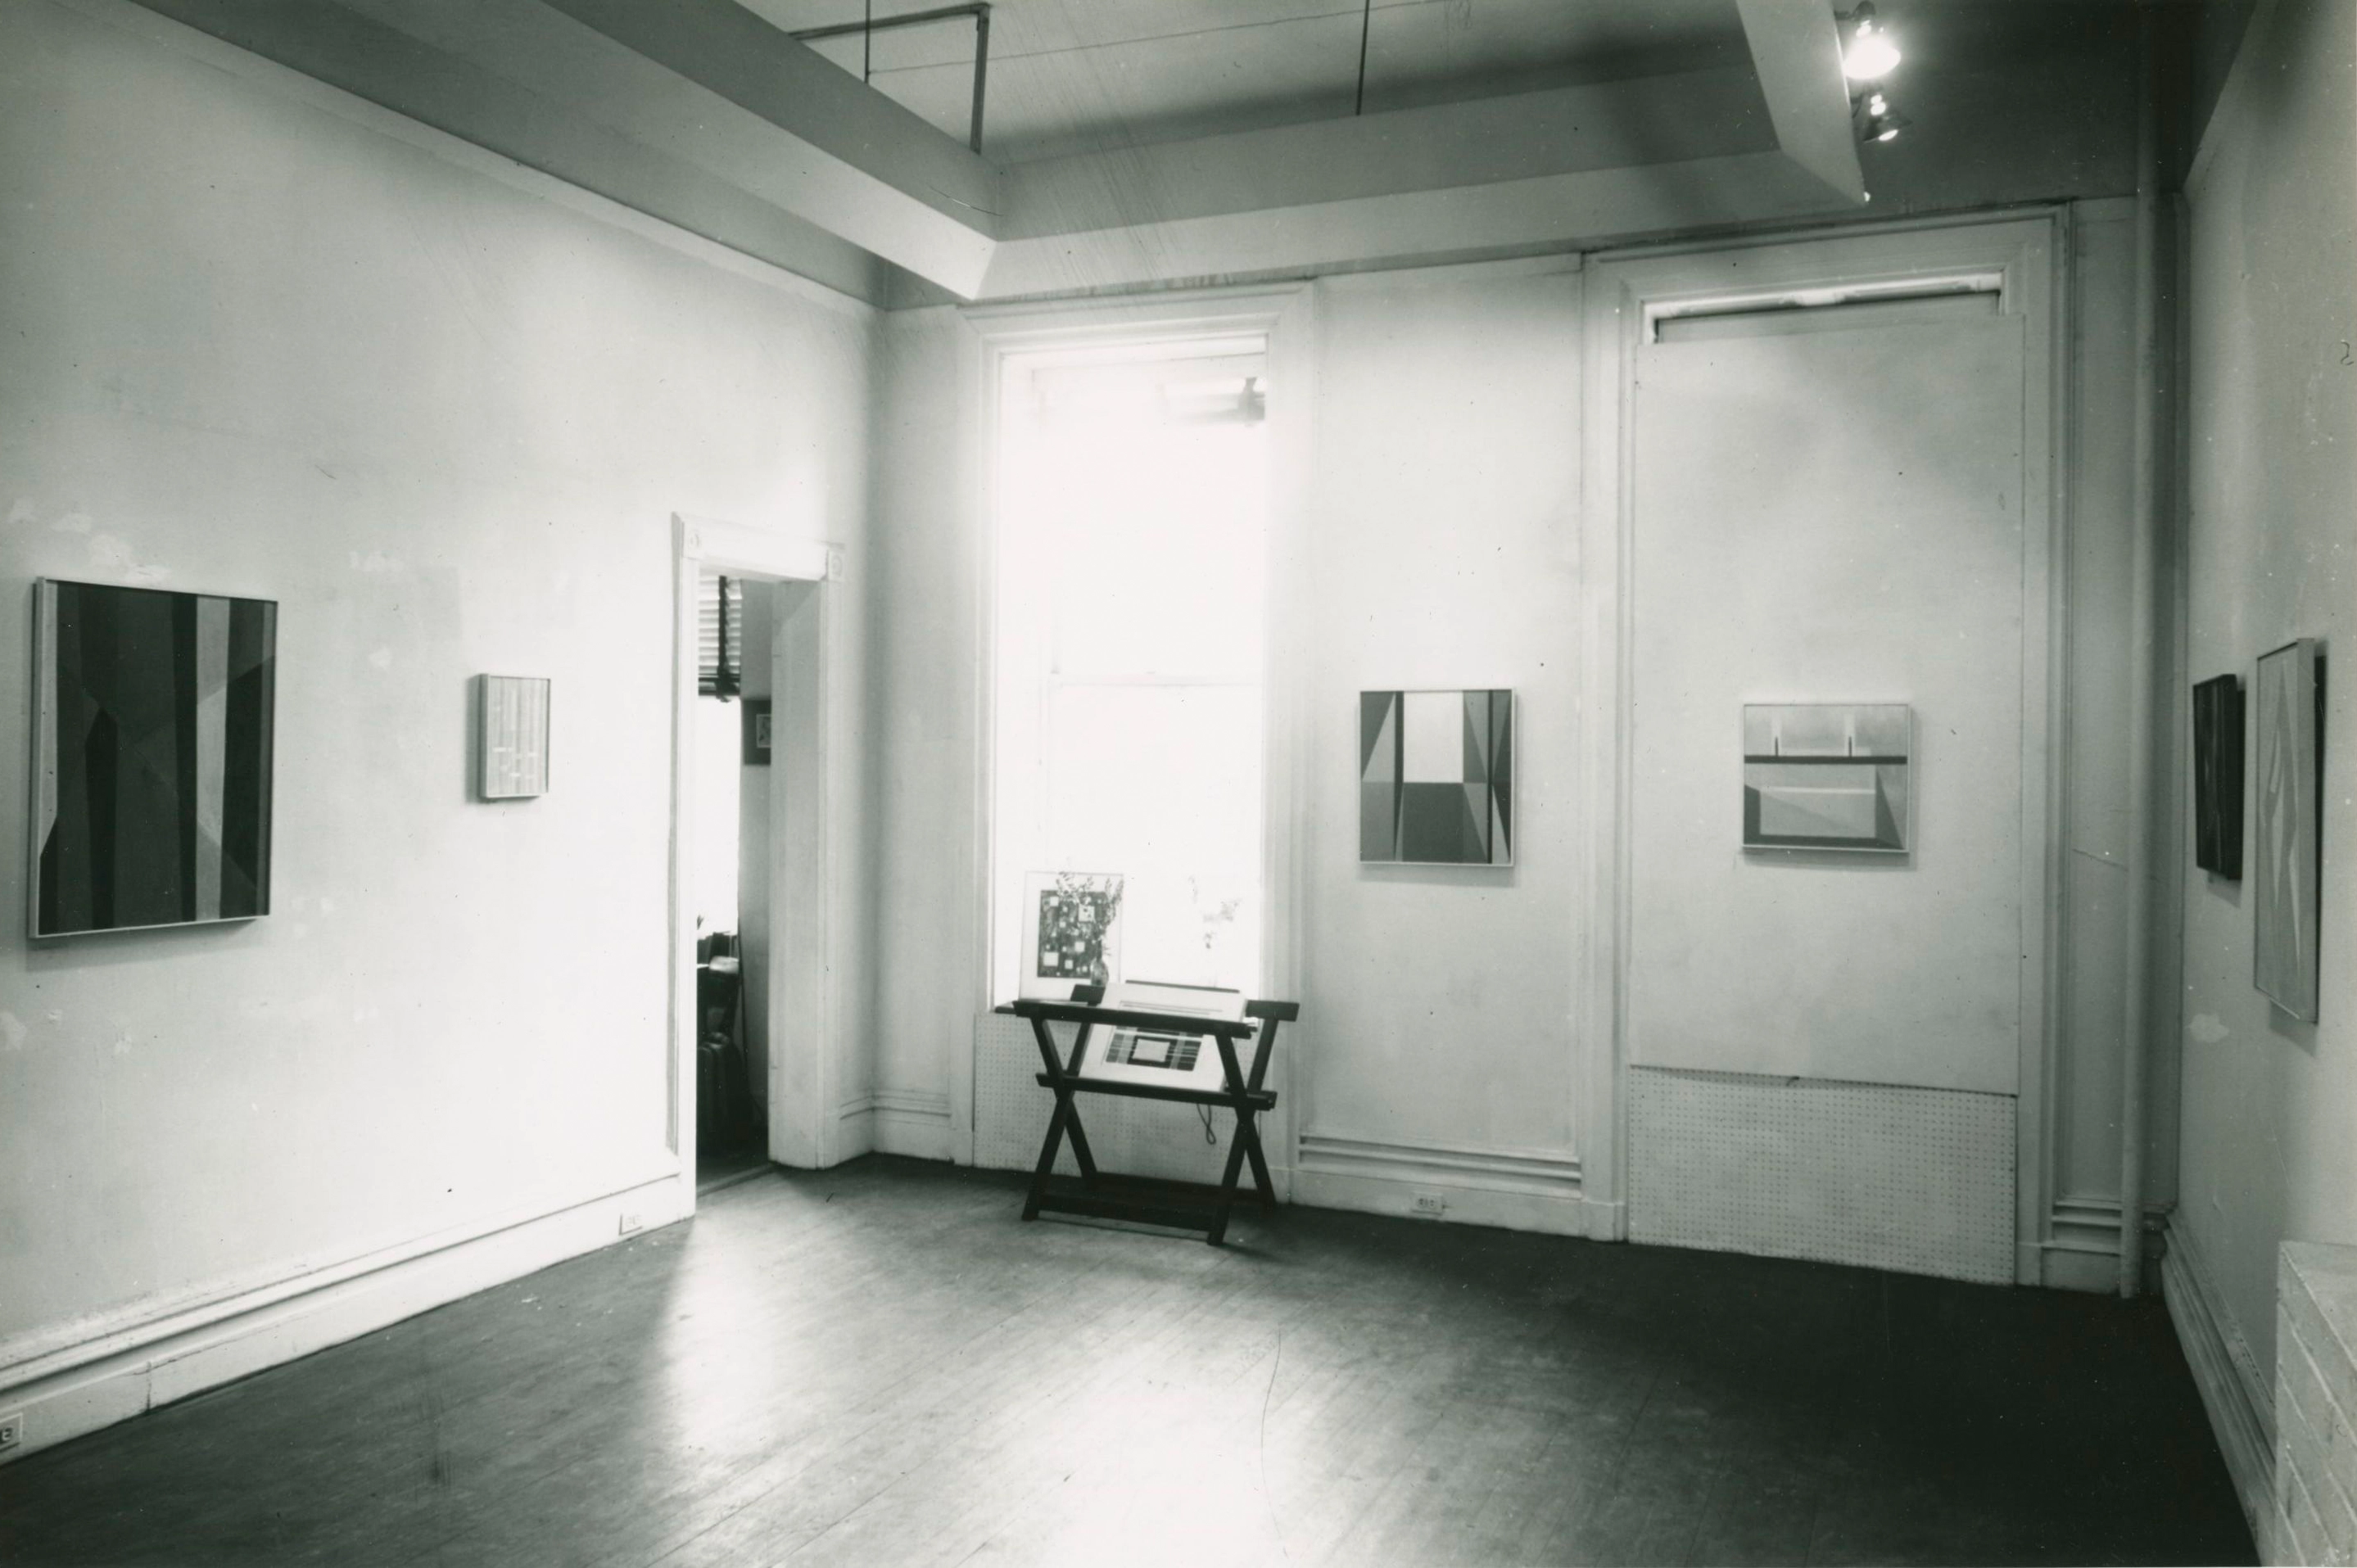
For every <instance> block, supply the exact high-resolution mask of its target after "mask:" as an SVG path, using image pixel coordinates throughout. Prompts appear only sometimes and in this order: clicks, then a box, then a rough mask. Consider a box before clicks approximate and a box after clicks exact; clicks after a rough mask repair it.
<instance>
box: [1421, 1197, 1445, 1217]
mask: <svg viewBox="0 0 2357 1568" xmlns="http://www.w3.org/2000/svg"><path fill="white" fill-rule="evenodd" d="M1415 1212H1416V1213H1418V1214H1429V1215H1431V1216H1432V1217H1433V1218H1434V1219H1438V1218H1439V1217H1440V1216H1442V1215H1443V1214H1446V1213H1448V1199H1447V1198H1445V1197H1441V1196H1440V1195H1439V1194H1438V1193H1437V1192H1419V1193H1417V1194H1416V1195H1415Z"/></svg>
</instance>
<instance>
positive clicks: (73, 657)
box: [32, 579, 278, 937]
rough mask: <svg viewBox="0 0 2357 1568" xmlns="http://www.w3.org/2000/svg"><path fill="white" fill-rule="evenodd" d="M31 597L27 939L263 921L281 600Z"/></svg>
mask: <svg viewBox="0 0 2357 1568" xmlns="http://www.w3.org/2000/svg"><path fill="white" fill-rule="evenodd" d="M33 595H34V600H33V616H34V626H35V628H36V636H35V641H34V671H33V845H32V848H33V876H32V933H33V935H34V936H36V937H59V936H70V935H73V934H75V933H78V932H84V931H119V930H131V929H138V928H143V927H152V926H177V925H189V924H194V923H199V922H203V921H210V920H242V919H248V918H253V916H256V915H263V914H267V913H268V912H269V909H270V762H271V708H272V704H273V699H274V682H275V676H276V669H277V662H276V642H277V623H278V607H277V606H276V605H274V604H272V603H270V602H269V601H268V600H265V599H232V598H225V597H222V596H219V595H213V594H181V593H170V592H166V591H164V590H161V589H156V588H125V587H116V586H113V585H103V584H97V583H66V582H59V581H56V580H54V579H43V580H41V581H39V582H38V583H36V584H35V585H34V590H33Z"/></svg>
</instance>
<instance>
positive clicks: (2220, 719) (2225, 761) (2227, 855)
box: [2193, 675, 2243, 882]
mask: <svg viewBox="0 0 2357 1568" xmlns="http://www.w3.org/2000/svg"><path fill="white" fill-rule="evenodd" d="M2193 864H2194V865H2197V866H2199V867H2201V869H2202V870H2204V871H2206V872H2209V873H2210V874H2211V875H2213V876H2220V877H2223V878H2225V879H2226V880H2227V881H2229V882H2234V881H2239V880H2241V878H2242V875H2243V682H2242V678H2241V677H2240V676H2237V675H2220V676H2217V677H2215V678H2213V679H2212V680H2208V681H2204V682H2201V684H2200V685H2198V686H2196V687H2194V688H2193Z"/></svg>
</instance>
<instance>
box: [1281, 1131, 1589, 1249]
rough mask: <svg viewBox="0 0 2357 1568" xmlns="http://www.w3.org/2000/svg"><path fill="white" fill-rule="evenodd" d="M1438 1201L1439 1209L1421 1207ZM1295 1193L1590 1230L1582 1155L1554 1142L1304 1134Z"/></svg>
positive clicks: (1520, 1225)
mask: <svg viewBox="0 0 2357 1568" xmlns="http://www.w3.org/2000/svg"><path fill="white" fill-rule="evenodd" d="M1420 1200H1421V1201H1422V1202H1424V1203H1425V1204H1426V1205H1429V1204H1431V1203H1434V1202H1437V1203H1438V1204H1439V1205H1440V1208H1439V1212H1438V1213H1437V1214H1435V1213H1434V1212H1433V1211H1432V1210H1431V1208H1429V1207H1425V1208H1419V1207H1418V1204H1419V1201H1420ZM1292 1201H1294V1202H1296V1203H1302V1204H1308V1205H1309V1206H1311V1207H1312V1208H1348V1209H1355V1210H1358V1211H1360V1212H1362V1213H1369V1214H1397V1215H1406V1216H1411V1217H1414V1218H1417V1219H1441V1220H1444V1221H1447V1220H1454V1221H1456V1222H1458V1223H1460V1224H1471V1225H1492V1226H1497V1227H1499V1228H1500V1229H1502V1230H1535V1231H1541V1232H1544V1233H1546V1234H1549V1235H1556V1236H1586V1235H1589V1234H1591V1233H1592V1230H1591V1227H1592V1224H1593V1219H1594V1217H1593V1216H1591V1214H1590V1213H1589V1209H1590V1208H1591V1207H1595V1206H1591V1205H1589V1204H1587V1202H1585V1201H1584V1194H1583V1192H1582V1190H1581V1186H1580V1172H1579V1160H1578V1158H1577V1156H1576V1155H1571V1154H1570V1153H1568V1152H1566V1151H1563V1150H1556V1149H1500V1148H1480V1147H1470V1146H1466V1145H1459V1144H1405V1143H1397V1142H1393V1141H1389V1140H1384V1139H1379V1138H1361V1137H1355V1136H1351V1135H1347V1134H1342V1133H1302V1134H1301V1138H1300V1141H1299V1144H1298V1145H1297V1153H1296V1155H1295V1160H1294V1166H1293V1183H1292Z"/></svg>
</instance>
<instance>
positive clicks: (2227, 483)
mask: <svg viewBox="0 0 2357 1568" xmlns="http://www.w3.org/2000/svg"><path fill="white" fill-rule="evenodd" d="M2352 39H2357V5H2352V0H2280V3H2279V4H2277V5H2274V6H2273V7H2262V8H2261V12H2260V14H2259V16H2257V17H2256V19H2255V20H2254V21H2253V23H2252V26H2251V33H2250V35H2249V36H2248V37H2247V38H2245V39H2244V45H2243V51H2242V55H2241V57H2240V59H2238V60H2237V62H2236V65H2235V68H2234V73H2233V77H2232V78H2231V79H2230V81H2229V83H2228V86H2227V89H2226V91H2225V94H2224V96H2223V97H2222V100H2221V102H2220V104H2219V108H2218V113H2217V116H2216V118H2215V120H2214V121H2213V122H2212V125H2211V128H2210V133H2209V136H2208V139H2207V141H2206V142H2205V144H2204V147H2203V150H2202V153H2201V157H2200V159H2199V160H2198V161H2197V164H2196V166H2195V169H2194V172H2193V175H2192V177H2190V180H2189V182H2188V185H2187V191H2186V194H2187V199H2188V205H2189V208H2190V247H2191V248H2190V257H2189V260H2188V274H2189V284H2190V304H2189V310H2188V323H2189V328H2190V342H2189V344H2188V348H2187V360H2188V366H2189V373H2190V386H2189V408H2188V412H2189V416H2190V427H2189V428H2188V430H2187V432H2186V446H2187V451H2188V454H2189V460H2190V472H2189V480H2190V495H2189V507H2188V510H2189V517H2188V521H2187V537H2186V541H2185V549H2186V559H2185V563H2184V569H2185V572H2186V574H2187V576H2188V592H2189V597H2190V607H2191V617H2190V625H2189V627H2188V650H2187V651H2188V669H2187V674H2188V676H2189V678H2190V679H2192V680H2197V681H2198V680H2201V679H2203V678H2205V677H2208V676H2211V675H2215V674H2219V673H2221V672H2223V671H2234V672H2237V673H2239V674H2241V675H2242V676H2243V678H2244V681H2245V682H2246V683H2247V682H2250V681H2251V679H2252V676H2253V661H2254V660H2255V659H2256V658H2257V656H2258V655H2259V654H2261V653H2264V652H2266V651H2267V650H2269V649H2272V648H2275V647H2277V646H2279V645H2280V644H2282V643H2284V642H2286V641H2288V640H2290V639H2292V638H2295V637H2315V638H2321V639H2325V641H2326V644H2327V647H2326V650H2325V651H2326V653H2327V656H2328V657H2329V659H2330V661H2331V665H2332V666H2333V668H2332V669H2331V670H2330V679H2329V682H2328V687H2327V693H2328V700H2329V702H2330V711H2329V712H2328V714H2327V715H2326V719H2325V760H2324V766H2325V787H2324V790H2323V796H2322V799H2323V802H2324V824H2323V825H2324V878H2323V888H2324V908H2323V914H2322V920H2321V926H2320V929H2321V930H2322V931H2323V933H2324V939H2323V950H2322V983H2321V999H2320V1013H2321V1017H2320V1020H2319V1022H2318V1023H2316V1024H2314V1025H2304V1024H2298V1023H2295V1022H2293V1021H2292V1020H2290V1019H2289V1018H2288V1017H2287V1016H2286V1015H2283V1014H2281V1013H2278V1012H2276V1011H2275V1010H2274V1009H2273V1008H2272V1007H2271V1006H2270V1005H2269V1004H2268V1002H2267V999H2266V997H2265V996H2263V995H2262V994H2260V993H2259V992H2258V991H2257V990H2256V989H2255V987H2254V986H2253V984H2252V979H2251V977H2252V913H2251V884H2250V882H2249V880H2248V879H2247V876H2246V878H2245V880H2244V882H2242V883H2241V884H2232V883H2222V882H2217V881H2214V880H2212V879H2211V878H2209V877H2208V876H2206V875H2201V874H2198V873H2197V874H2192V875H2191V876H2190V883H2189V886H2187V888H2186V893H2185V900H2184V918H2185V928H2184V932H2185V934H2184V941H2185V952H2184V963H2185V973H2184V983H2185V994H2184V1001H2183V1011H2182V1015H2181V1019H2180V1021H2181V1023H2182V1026H2183V1028H2184V1031H2185V1036H2184V1040H2183V1045H2182V1049H2183V1053H2184V1076H2183V1089H2184V1111H2183V1155H2182V1159H2183V1172H2182V1183H2183V1187H2182V1196H2181V1198H2180V1202H2179V1208H2178V1212H2177V1217H2176V1219H2175V1220H2174V1221H2173V1222H2172V1223H2173V1225H2174V1226H2175V1227H2176V1228H2178V1229H2179V1230H2184V1231H2187V1232H2190V1234H2191V1236H2192V1237H2193V1239H2194V1240H2195V1241H2196V1243H2197V1250H2198V1251H2199V1253H2200V1255H2201V1257H2202V1258H2203V1259H2205V1260H2206V1261H2207V1262H2208V1264H2209V1266H2210V1268H2211V1269H2212V1270H2213V1271H2214V1272H2215V1275H2216V1284H2217V1287H2218V1290H2219V1293H2220V1295H2221V1297H2222V1301H2223V1304H2224V1306H2225V1308H2226V1311H2227V1314H2228V1316H2230V1317H2231V1319H2232V1324H2233V1327H2234V1328H2236V1329H2239V1331H2240V1333H2241V1335H2242V1336H2243V1337H2244V1339H2246V1340H2247V1342H2248V1344H2249V1346H2250V1348H2251V1349H2252V1351H2253V1352H2255V1357H2256V1360H2257V1365H2258V1366H2259V1367H2260V1368H2271V1367H2273V1366H2274V1365H2275V1336H2276V1304H2275V1284H2276V1247H2277V1244H2278V1243H2279V1242H2281V1241H2283V1240H2286V1239H2296V1240H2314V1241H2329V1242H2339V1243H2349V1242H2352V1241H2357V1048H2353V1047H2357V970H2352V967H2351V964H2352V953H2357V942H2352V933H2357V900H2352V896H2351V893H2352V886H2357V808H2353V807H2352V798H2357V678H2352V674H2351V669H2352V664H2357V637H2352V635H2350V634H2351V633H2352V632H2357V560H2352V548H2357V523H2352V519H2357V367H2352V363H2351V353H2350V349H2349V343H2350V342H2351V340H2352V339H2357V295H2352V283H2351V258H2352V254H2357V188H2352V181H2351V179H2350V170H2351V169H2352V166H2357V95H2352V85H2351V76H2352V67H2357V60H2352V52H2353V50H2352ZM2178 700H2179V701H2180V702H2182V701H2184V700H2185V697H2184V693H2178ZM2189 766H2190V765H2189ZM2246 800H2247V802H2248V803H2251V804H2255V793H2253V794H2249V795H2248V796H2247V797H2246ZM2190 831H2191V830H2190V819H2189V825H2188V827H2187V832H2188V834H2189V839H2188V842H2187V843H2185V844H2184V845H2182V846H2181V848H2180V853H2181V854H2183V855H2184V856H2185V857H2186V858H2187V859H2188V860H2189V861H2190V858H2191V855H2192V848H2191V844H2190ZM2246 831H2250V823H2249V822H2248V820H2247V819H2246ZM2253 842H2254V841H2251V840H2248V839H2246V840H2245V845H2246V849H2245V853H2246V854H2248V852H2249V846H2250V845H2251V843H2253ZM2248 864H2249V863H2248V861H2247V860H2246V861H2245V865H2246V866H2247V865H2248Z"/></svg>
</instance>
